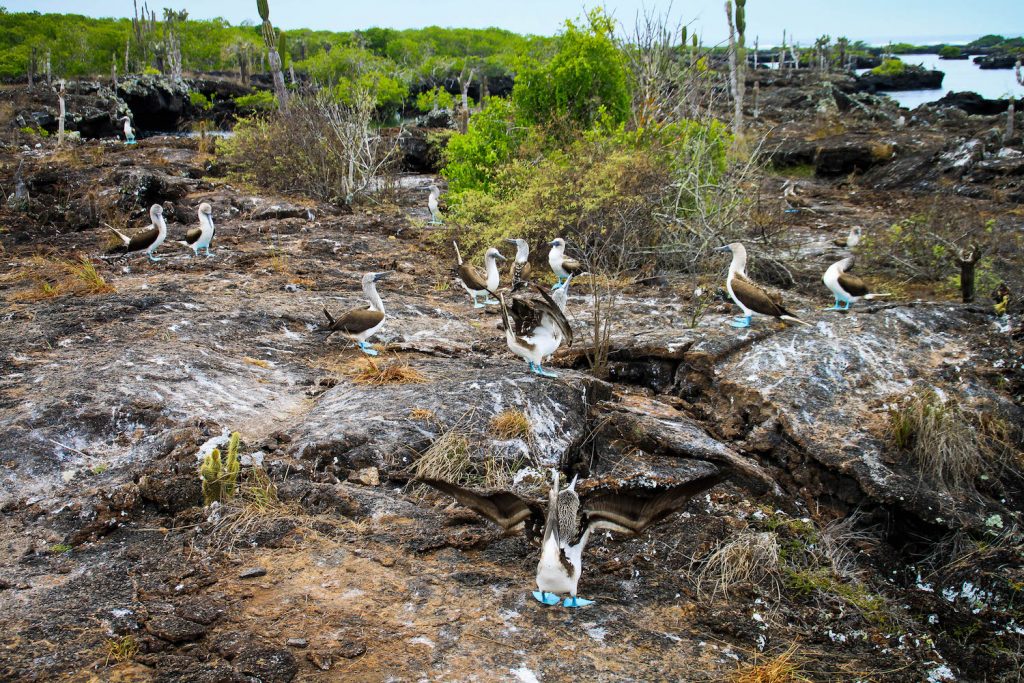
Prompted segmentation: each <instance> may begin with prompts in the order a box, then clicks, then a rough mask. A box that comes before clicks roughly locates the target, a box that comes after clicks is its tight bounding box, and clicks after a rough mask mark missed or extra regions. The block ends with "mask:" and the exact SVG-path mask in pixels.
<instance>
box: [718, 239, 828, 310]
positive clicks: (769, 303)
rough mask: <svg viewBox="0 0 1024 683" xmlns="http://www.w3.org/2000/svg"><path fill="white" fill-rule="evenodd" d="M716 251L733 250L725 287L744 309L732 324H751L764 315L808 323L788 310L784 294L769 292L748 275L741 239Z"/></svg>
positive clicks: (745, 252) (734, 300) (745, 251)
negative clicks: (783, 299) (754, 318)
mask: <svg viewBox="0 0 1024 683" xmlns="http://www.w3.org/2000/svg"><path fill="white" fill-rule="evenodd" d="M716 251H731V252H732V263H730V264H729V275H728V277H726V280H725V288H726V289H727V290H728V292H729V296H730V297H731V298H732V300H733V302H734V303H735V304H736V305H737V306H739V307H740V310H741V311H742V312H743V315H742V316H738V317H737V318H735V319H734V320H732V321H730V322H729V324H730V325H732V326H733V327H750V320H751V318H752V317H753V316H754V314H757V315H765V316H770V317H773V318H778V319H780V320H785V321H789V322H794V323H798V324H800V325H808V323H806V322H804V321H803V320H800V319H799V318H797V317H796V316H794V315H793V314H792V313H790V312H789V311H787V310H786V308H785V306H783V304H782V297H781V296H779V295H778V293H775V292H769V291H768V290H766V289H764V288H763V287H761V286H760V285H758V284H757V283H755V282H754V281H753V280H751V279H750V278H749V277H748V276H747V249H746V247H744V246H743V245H742V244H741V243H740V242H733V243H732V244H726V245H725V246H723V247H718V248H717V249H716Z"/></svg>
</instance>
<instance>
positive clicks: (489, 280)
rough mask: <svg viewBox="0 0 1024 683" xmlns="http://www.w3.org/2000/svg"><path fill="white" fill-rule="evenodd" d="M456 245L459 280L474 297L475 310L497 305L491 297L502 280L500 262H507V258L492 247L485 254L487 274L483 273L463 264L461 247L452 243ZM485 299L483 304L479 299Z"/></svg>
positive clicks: (467, 264)
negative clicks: (488, 305) (499, 269)
mask: <svg viewBox="0 0 1024 683" xmlns="http://www.w3.org/2000/svg"><path fill="white" fill-rule="evenodd" d="M452 244H454V245H455V256H456V257H458V260H459V265H458V275H459V280H460V281H461V282H462V286H463V288H465V290H466V292H468V293H469V295H470V296H471V297H473V308H483V307H484V306H486V305H487V304H496V303H498V302H497V301H496V300H494V299H492V298H491V295H492V294H494V293H495V292H497V291H498V285H499V284H500V280H501V273H499V272H498V263H497V261H498V260H501V261H505V260H506V259H505V257H504V256H502V255H501V254H500V253H499V252H498V250H497V249H495V248H494V247H491V248H490V249H488V250H487V252H486V253H485V254H484V270H485V272H486V274H484V273H481V272H480V270H479V269H478V268H476V267H475V266H473V265H471V264H469V263H463V262H462V254H461V253H460V252H459V245H458V244H456V243H455V242H452ZM481 296H482V297H483V298H484V301H483V303H480V302H479V301H478V300H477V299H478V298H479V297H481Z"/></svg>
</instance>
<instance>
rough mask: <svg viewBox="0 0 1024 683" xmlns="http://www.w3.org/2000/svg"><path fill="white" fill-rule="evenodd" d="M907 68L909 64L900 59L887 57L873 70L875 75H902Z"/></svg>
mask: <svg viewBox="0 0 1024 683" xmlns="http://www.w3.org/2000/svg"><path fill="white" fill-rule="evenodd" d="M906 70H907V65H906V64H904V63H903V61H902V60H899V59H886V60H885V61H883V62H882V63H881V64H879V65H878V66H876V67H875V68H874V69H872V70H871V73H872V74H874V75H875V76H900V75H902V74H903V73H904V72H905V71H906Z"/></svg>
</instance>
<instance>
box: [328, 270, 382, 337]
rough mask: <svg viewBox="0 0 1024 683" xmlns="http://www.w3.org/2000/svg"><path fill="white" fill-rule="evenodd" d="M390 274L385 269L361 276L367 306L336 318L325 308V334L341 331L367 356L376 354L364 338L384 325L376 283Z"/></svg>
mask: <svg viewBox="0 0 1024 683" xmlns="http://www.w3.org/2000/svg"><path fill="white" fill-rule="evenodd" d="M390 274H391V271H390V270H386V271H383V272H380V273H367V274H366V275H364V276H363V279H362V284H363V293H364V294H365V295H366V298H367V299H369V301H370V307H369V308H354V309H352V310H350V311H346V312H345V313H343V314H342V315H341V316H339V317H338V318H335V317H334V316H332V315H331V314H330V313H329V312H328V310H327V309H326V308H325V309H324V315H325V316H327V327H326V328H325V329H327V330H328V332H327V336H328V337H330V336H331V335H332V334H334V333H335V332H341V333H342V334H344V335H345V336H346V337H348V338H349V339H351V340H352V341H354V342H356V345H358V346H359V349H360V350H361V351H362V352H363V353H365V354H366V355H368V356H376V355H377V351H376V350H375V349H374V348H373V347H371V346H370V345H369V344H368V343H367V342H366V340H367V339H369V338H370V337H372V336H373V335H375V334H377V332H378V330H380V328H381V327H382V326H383V325H384V317H385V314H384V302H383V301H381V298H380V294H378V293H377V283H378V282H380V281H381V280H383V279H384V278H386V277H388V276H389V275H390Z"/></svg>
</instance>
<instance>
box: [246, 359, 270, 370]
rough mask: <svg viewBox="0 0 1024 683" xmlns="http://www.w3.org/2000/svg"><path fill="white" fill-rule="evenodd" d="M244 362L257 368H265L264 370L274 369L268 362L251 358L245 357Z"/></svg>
mask: <svg viewBox="0 0 1024 683" xmlns="http://www.w3.org/2000/svg"><path fill="white" fill-rule="evenodd" d="M242 360H244V361H245V362H246V363H248V364H249V365H255V366H256V367H258V368H263V369H264V370H269V369H270V368H272V367H274V366H273V365H271V364H270V363H269V362H268V361H265V360H260V359H259V358H252V357H250V356H245V357H244V358H242Z"/></svg>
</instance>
